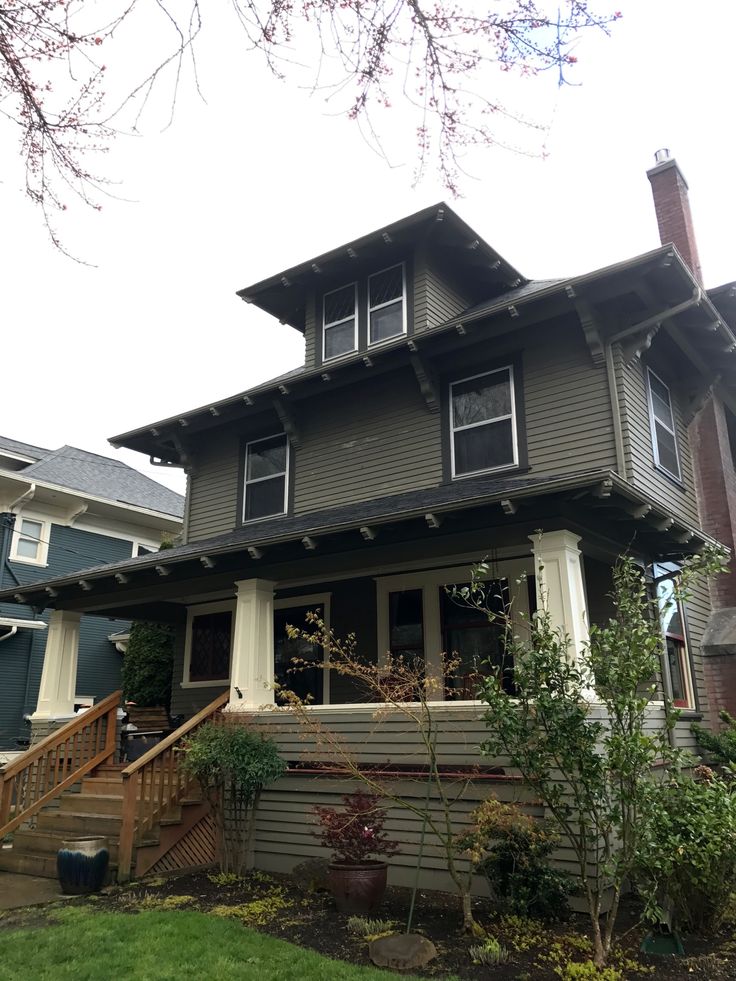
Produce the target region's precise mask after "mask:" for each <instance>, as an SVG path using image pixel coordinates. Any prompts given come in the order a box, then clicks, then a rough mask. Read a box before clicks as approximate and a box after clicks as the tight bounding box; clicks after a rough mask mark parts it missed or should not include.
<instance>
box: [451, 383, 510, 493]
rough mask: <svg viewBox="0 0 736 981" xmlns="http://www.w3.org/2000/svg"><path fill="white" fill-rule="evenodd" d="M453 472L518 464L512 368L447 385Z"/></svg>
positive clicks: (462, 473) (464, 473)
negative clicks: (448, 386)
mask: <svg viewBox="0 0 736 981" xmlns="http://www.w3.org/2000/svg"><path fill="white" fill-rule="evenodd" d="M450 427H451V432H452V475H453V477H465V476H468V475H470V474H478V473H487V472H488V471H491V470H499V469H502V468H505V467H510V466H514V465H516V463H517V445H516V413H515V408H514V377H513V370H512V369H511V368H510V367H508V368H501V369H500V370H498V371H490V372H488V373H486V374H484V375H476V376H475V377H473V378H465V379H463V380H462V381H458V382H454V383H453V384H452V385H450Z"/></svg>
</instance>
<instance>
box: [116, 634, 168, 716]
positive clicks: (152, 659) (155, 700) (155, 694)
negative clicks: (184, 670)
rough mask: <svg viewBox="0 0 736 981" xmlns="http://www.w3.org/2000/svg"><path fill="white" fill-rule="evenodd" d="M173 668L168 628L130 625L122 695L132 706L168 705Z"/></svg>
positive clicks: (124, 660) (124, 662)
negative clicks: (133, 704)
mask: <svg viewBox="0 0 736 981" xmlns="http://www.w3.org/2000/svg"><path fill="white" fill-rule="evenodd" d="M173 665H174V635H173V633H172V631H171V628H170V627H166V626H162V625H161V624H157V623H134V624H133V625H132V626H131V628H130V639H129V641H128V648H127V650H126V652H125V656H124V657H123V693H124V695H125V699H126V701H130V702H135V704H136V705H143V706H149V705H164V706H165V707H166V709H167V710H168V708H169V704H170V702H171V674H172V670H173Z"/></svg>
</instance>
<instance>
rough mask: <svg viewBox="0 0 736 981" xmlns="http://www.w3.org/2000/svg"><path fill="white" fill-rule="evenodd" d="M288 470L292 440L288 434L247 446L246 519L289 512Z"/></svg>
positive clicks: (244, 512) (251, 519)
mask: <svg viewBox="0 0 736 981" xmlns="http://www.w3.org/2000/svg"><path fill="white" fill-rule="evenodd" d="M288 469H289V442H288V440H287V438H286V436H285V435H279V436H269V437H268V438H266V439H258V440H254V441H253V442H252V443H248V444H247V445H246V447H245V494H244V502H243V520H244V521H254V520H256V519H257V518H269V517H271V516H273V515H277V514H285V513H286V499H287V498H286V495H287V484H288V478H287V474H288Z"/></svg>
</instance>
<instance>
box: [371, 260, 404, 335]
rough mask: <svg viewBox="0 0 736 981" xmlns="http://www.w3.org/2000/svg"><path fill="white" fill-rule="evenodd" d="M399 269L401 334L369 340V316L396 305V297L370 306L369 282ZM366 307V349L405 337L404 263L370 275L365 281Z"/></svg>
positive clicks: (396, 263)
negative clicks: (378, 339)
mask: <svg viewBox="0 0 736 981" xmlns="http://www.w3.org/2000/svg"><path fill="white" fill-rule="evenodd" d="M399 266H400V267H401V333H399V334H393V335H392V336H391V337H384V338H382V339H381V340H380V341H372V340H371V314H372V313H373V312H374V311H375V310H382V309H383V308H384V307H389V306H391V305H392V304H393V303H396V301H397V300H398V297H396V299H394V300H387V301H386V302H385V303H378V304H377V305H376V306H375V307H372V306H371V280H372V279H375V277H376V276H380V275H381V274H382V273H385V272H388V271H389V270H390V269H396V268H398V267H399ZM366 306H367V308H368V318H367V324H366V329H367V332H368V347H380V346H381V345H382V344H390V343H391V342H392V341H395V340H396V339H397V338H399V337H403V336H405V335H406V333H407V330H408V327H407V321H408V318H407V310H406V263H405V262H395V263H394V264H393V265H392V266H386V268H385V269H379V270H378V271H377V272H374V273H371V274H370V276H369V277H368V281H367V295H366Z"/></svg>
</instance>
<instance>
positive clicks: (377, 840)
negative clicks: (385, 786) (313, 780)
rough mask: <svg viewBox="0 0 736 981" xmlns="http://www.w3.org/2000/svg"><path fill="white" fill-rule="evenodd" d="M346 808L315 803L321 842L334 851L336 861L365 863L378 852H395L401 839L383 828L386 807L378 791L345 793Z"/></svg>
mask: <svg viewBox="0 0 736 981" xmlns="http://www.w3.org/2000/svg"><path fill="white" fill-rule="evenodd" d="M342 802H343V808H342V809H341V810H337V809H336V808H334V807H315V808H314V813H315V814H316V815H317V821H318V823H319V831H318V832H317V834H318V837H319V840H320V842H321V843H322V844H323V845H324V846H325V848H329V849H330V850H331V851H332V852H333V861H335V862H339V863H343V864H346V865H363V864H365V863H366V862H369V861H372V860H373V857H374V856H376V855H395V854H396V852H397V851H399V843H398V842H397V841H392V840H391V839H390V838H388V837H387V836H386V834H385V832H384V830H383V825H384V823H385V821H386V809H385V807H384V806H383V804H382V803H381V799H380V797H379V796H378V795H377V794H366V793H363V792H362V791H360V790H356V791H354V792H353V793H352V794H345V796H344V797H343V799H342Z"/></svg>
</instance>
